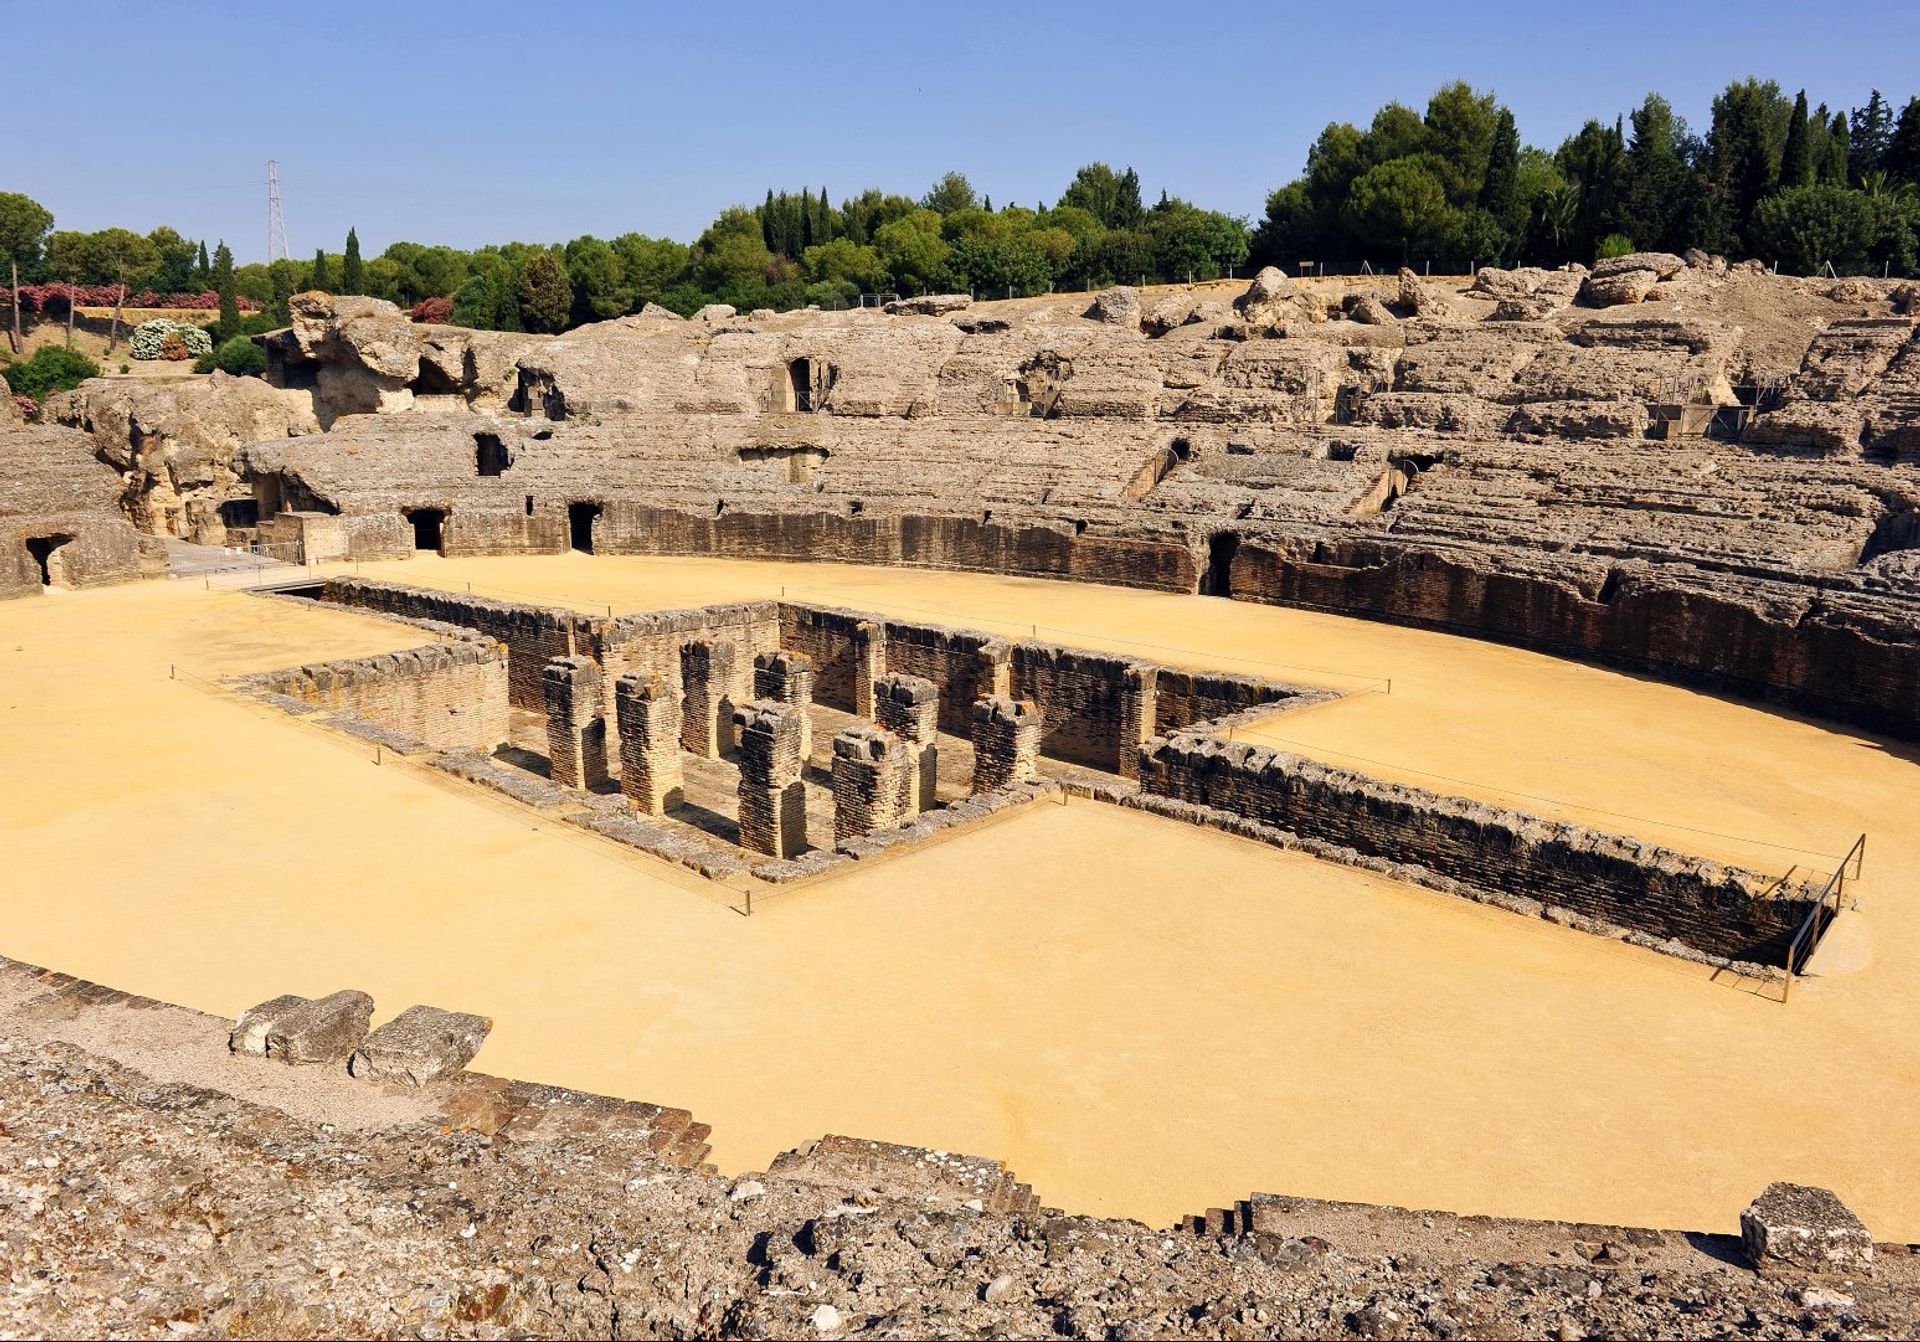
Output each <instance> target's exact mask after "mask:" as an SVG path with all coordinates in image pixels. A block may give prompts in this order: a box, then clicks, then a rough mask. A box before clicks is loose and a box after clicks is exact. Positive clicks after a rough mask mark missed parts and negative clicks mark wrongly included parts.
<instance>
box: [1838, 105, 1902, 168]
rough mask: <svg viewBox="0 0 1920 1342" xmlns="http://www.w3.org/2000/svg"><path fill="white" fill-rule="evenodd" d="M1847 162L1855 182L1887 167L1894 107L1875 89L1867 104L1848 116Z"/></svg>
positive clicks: (1855, 109)
mask: <svg viewBox="0 0 1920 1342" xmlns="http://www.w3.org/2000/svg"><path fill="white" fill-rule="evenodd" d="M1847 126H1848V133H1847V162H1848V164H1849V165H1850V166H1851V167H1852V169H1853V173H1854V179H1855V180H1856V181H1863V180H1865V178H1866V176H1867V174H1868V173H1873V172H1879V171H1880V169H1881V168H1883V167H1885V166H1886V162H1885V160H1886V156H1887V141H1888V140H1890V139H1892V138H1893V109H1892V108H1891V107H1889V106H1887V100H1886V99H1885V98H1882V97H1881V96H1880V90H1879V89H1875V90H1873V92H1872V93H1871V94H1869V95H1868V97H1867V105H1866V106H1865V107H1856V108H1854V109H1853V115H1852V116H1851V117H1849V118H1848V119H1847Z"/></svg>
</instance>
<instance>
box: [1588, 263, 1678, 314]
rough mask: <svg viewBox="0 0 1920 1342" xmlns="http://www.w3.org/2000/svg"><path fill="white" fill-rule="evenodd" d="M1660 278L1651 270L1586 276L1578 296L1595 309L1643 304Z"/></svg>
mask: <svg viewBox="0 0 1920 1342" xmlns="http://www.w3.org/2000/svg"><path fill="white" fill-rule="evenodd" d="M1659 282H1660V277H1659V276H1658V275H1657V274H1655V273H1654V272H1653V271H1651V270H1624V271H1620V272H1618V273H1615V274H1611V275H1600V274H1593V275H1589V276H1587V281H1586V283H1585V284H1583V285H1581V286H1580V296H1581V298H1583V299H1585V300H1586V301H1587V302H1588V303H1590V304H1592V305H1593V306H1594V307H1597V308H1612V307H1619V306H1621V305H1622V304H1624V303H1644V302H1645V301H1646V300H1647V295H1648V294H1651V293H1652V292H1653V289H1654V286H1655V285H1657V284H1658V283H1659Z"/></svg>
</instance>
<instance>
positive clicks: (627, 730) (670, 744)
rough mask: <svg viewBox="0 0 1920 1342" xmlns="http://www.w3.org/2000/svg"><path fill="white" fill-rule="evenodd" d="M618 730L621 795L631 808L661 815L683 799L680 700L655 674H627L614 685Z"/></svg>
mask: <svg viewBox="0 0 1920 1342" xmlns="http://www.w3.org/2000/svg"><path fill="white" fill-rule="evenodd" d="M613 698H614V704H615V709H616V722H617V725H618V728H619V732H620V791H621V792H622V793H624V794H625V795H626V798H627V800H628V801H629V802H631V803H632V804H633V809H634V810H636V811H640V812H642V813H644V814H646V815H662V814H664V813H665V812H666V809H667V808H668V807H669V806H676V805H678V804H679V803H680V802H681V801H683V800H684V799H685V789H684V788H683V787H682V785H681V775H680V729H681V720H680V696H679V694H678V693H677V692H676V691H675V689H674V687H673V686H672V685H670V684H668V683H667V682H665V681H663V680H662V679H661V678H660V677H659V675H657V674H654V675H647V676H642V675H639V674H637V673H633V672H629V673H628V674H626V675H624V676H621V677H620V679H619V680H617V681H616V682H614V687H613Z"/></svg>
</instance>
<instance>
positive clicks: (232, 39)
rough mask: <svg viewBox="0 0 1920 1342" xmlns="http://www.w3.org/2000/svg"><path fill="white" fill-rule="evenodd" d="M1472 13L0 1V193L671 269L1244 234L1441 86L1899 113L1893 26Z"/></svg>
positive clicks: (1530, 133) (1804, 15) (138, 216)
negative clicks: (954, 189) (836, 232)
mask: <svg viewBox="0 0 1920 1342" xmlns="http://www.w3.org/2000/svg"><path fill="white" fill-rule="evenodd" d="M1564 9H1565V11H1566V16H1565V17H1563V16H1562V13H1561V12H1560V11H1561V10H1562V7H1559V6H1553V5H1548V4H1542V3H1519V2H1518V0H1488V2H1487V3H1480V4H1440V3H1432V2H1431V0H1429V3H1424V4H1387V3H1368V2H1366V0H1341V2H1340V3H1330V4H1329V3H1318V4H1298V3H1269V4H1256V3H1248V4H1238V3H1221V4H1208V3H1172V2H1171V0H1168V2H1164V3H1161V4H1144V3H1116V4H1111V5H1097V4H1091V3H1082V2H1081V0H1053V2H1051V3H1049V2H1048V0H1040V2H1039V3H1034V2H1032V0H1029V2H1028V3H1019V4H999V3H988V2H985V0H982V2H979V3H973V4H966V5H958V4H945V3H940V4H935V3H921V2H920V0H895V2H894V3H885V4H872V3H834V2H833V0H826V3H816V4H812V5H802V4H793V3H784V4H759V3H745V2H740V0H736V2H733V3H720V4H710V5H701V6H695V5H691V4H668V3H638V2H636V3H601V4H589V3H547V4H542V3H538V2H537V0H536V3H524V0H523V2H522V3H516V4H496V3H492V0H471V2H469V3H459V4H454V3H440V2H439V0H435V2H434V3H406V0H394V2H393V3H392V4H390V5H387V4H363V3H356V2H354V0H341V2H340V3H334V4H329V5H324V6H322V5H310V4H271V3H269V4H254V5H244V6H243V5H240V4H213V3H197V2H196V0H169V2H168V3H127V2H123V0H88V3H86V4H66V5H56V4H47V3H38V2H36V3H20V2H19V0H0V32H4V33H5V34H6V36H7V47H8V59H7V65H8V70H7V79H6V83H7V86H8V87H7V92H6V94H5V100H4V103H3V104H0V190H11V191H25V192H26V193H27V194H29V195H31V196H34V197H35V198H37V199H38V200H40V201H41V202H42V203H44V204H45V205H46V206H47V207H48V208H49V209H51V210H52V211H53V212H54V214H55V215H56V225H55V226H56V227H60V228H79V229H94V228H103V227H106V226H108V225H110V224H124V225H126V226H129V227H133V228H138V229H140V230H142V231H144V230H146V229H148V228H151V227H153V226H154V225H156V224H160V223H167V224H171V225H173V226H174V227H176V228H178V229H180V230H181V231H182V232H183V233H185V234H187V235H188V236H190V237H199V236H204V237H207V238H209V239H213V238H222V237H224V238H225V239H226V240H227V241H228V242H229V243H231V244H232V245H233V248H234V251H235V253H236V255H237V256H238V257H239V259H240V260H242V261H250V260H259V259H262V257H263V256H264V254H265V251H266V206H265V198H266V192H265V184H264V179H265V164H266V160H268V159H269V158H274V159H278V160H279V164H280V177H281V183H282V195H283V197H284V199H285V202H286V217H287V231H288V238H289V241H290V243H291V245H292V250H293V253H294V255H296V256H299V255H311V254H312V252H313V249H314V248H315V247H316V246H320V245H324V246H326V247H327V248H328V249H329V250H337V249H338V248H339V247H340V244H341V241H342V239H343V238H344V237H345V234H346V231H347V227H348V225H349V224H352V225H354V226H356V227H357V228H358V229H359V233H360V238H361V242H362V245H363V247H364V248H365V250H366V252H367V254H368V255H372V254H374V253H375V252H377V251H378V250H379V249H380V248H382V247H384V246H385V245H386V244H387V243H389V242H392V241H394V240H396V239H400V238H406V239H411V240H414V241H421V242H446V243H450V244H453V245H456V246H463V247H470V246H476V245H478V244H480V243H483V242H499V241H507V240H510V239H525V240H528V241H559V240H564V239H567V238H571V237H575V236H578V235H579V234H581V233H595V234H599V235H601V236H603V237H610V236H613V235H615V234H618V233H623V232H626V231H629V230H637V231H639V232H643V233H649V234H655V235H659V234H666V235H669V236H673V237H677V238H681V239H683V240H690V239H691V238H692V237H694V236H695V235H696V234H697V233H698V232H699V231H700V230H701V228H703V227H704V226H705V224H706V223H707V222H708V221H709V220H710V219H712V218H713V216H714V215H715V214H716V213H717V212H718V211H719V210H720V209H721V208H722V207H723V206H725V205H728V204H732V203H751V202H753V201H756V200H758V199H759V198H760V197H761V195H762V193H764V192H765V190H766V189H767V188H768V187H769V186H773V187H776V188H778V187H782V186H785V187H787V188H790V189H793V190H798V189H799V188H800V187H802V186H810V187H813V188H815V189H818V188H819V187H820V186H821V185H822V184H823V183H824V184H825V185H826V186H827V187H828V188H829V189H830V191H831V192H832V195H833V197H834V199H835V200H838V199H840V198H841V197H843V196H845V195H848V194H851V193H852V192H854V191H857V190H859V189H860V188H862V187H865V186H869V185H872V186H879V187H882V188H884V189H886V190H890V191H900V192H905V193H908V194H912V195H918V194H920V193H921V192H922V191H924V190H925V188H926V187H927V185H928V184H929V183H930V182H931V181H932V180H933V179H934V178H935V177H936V176H938V175H939V174H940V173H942V172H944V171H946V170H948V169H950V168H957V169H959V170H960V171H962V172H965V173H966V174H967V175H968V176H969V177H970V178H971V179H972V180H973V183H974V185H975V187H976V188H977V189H979V190H981V191H983V192H985V193H987V194H989V195H991V196H992V198H993V200H994V201H995V203H996V204H1004V203H1006V202H1008V201H1019V202H1023V203H1031V202H1034V201H1038V200H1046V201H1049V202H1051V201H1052V200H1054V199H1055V198H1056V197H1057V196H1058V195H1059V193H1060V191H1061V189H1062V187H1063V186H1064V185H1065V184H1066V182H1067V181H1068V179H1069V178H1070V177H1071V175H1072V172H1073V170H1074V168H1075V167H1077V166H1078V165H1079V164H1081V163H1084V162H1088V161H1090V160H1092V159H1105V160H1106V161H1108V162H1110V163H1112V164H1114V165H1115V166H1116V167H1118V166H1122V165H1125V164H1128V163H1131V164H1133V165H1134V166H1135V167H1137V168H1138V169H1139V171H1140V176H1141V179H1142V182H1143V184H1144V187H1145V189H1146V191H1147V192H1148V193H1149V197H1150V198H1151V196H1153V195H1157V194H1158V193H1159V191H1160V190H1161V189H1162V188H1165V189H1167V190H1170V191H1172V192H1174V193H1175V194H1177V195H1182V196H1185V197H1187V198H1188V199H1190V200H1193V201H1195V202H1196V203H1198V204H1202V205H1206V206H1210V207H1213V208H1218V209H1225V210H1229V211H1232V212H1234V213H1238V214H1246V215H1250V216H1254V217H1256V218H1257V217H1258V215H1259V214H1260V212H1261V208H1262V204H1263V202H1264V200H1265V197H1266V193H1267V192H1268V191H1269V190H1271V189H1272V188H1273V187H1275V186H1277V185H1279V184H1280V183H1282V182H1284V181H1286V180H1288V179H1289V178H1291V177H1293V176H1295V175H1297V174H1298V173H1299V171H1300V168H1301V165H1302V162H1303V160H1304V158H1305V154H1306V150H1307V147H1308V145H1309V144H1311V143H1312V141H1313V138H1314V136H1315V135H1316V134H1317V133H1318V132H1319V130H1320V128H1321V127H1322V126H1323V125H1324V124H1325V123H1326V122H1328V121H1330V120H1352V121H1356V122H1360V123H1363V124H1364V122H1365V121H1366V120H1367V119H1368V118H1370V117H1371V115H1372V113H1373V111H1374V109H1375V108H1376V107H1378V106H1379V105H1380V104H1381V103H1382V102H1385V101H1387V100H1388V99H1392V98H1399V99H1401V100H1402V101H1405V102H1408V103H1411V104H1413V105H1414V106H1415V107H1420V106H1422V105H1424V103H1425V100H1426V97H1427V95H1428V94H1429V93H1431V92H1432V91H1433V89H1434V88H1435V87H1437V86H1438V85H1439V84H1441V83H1443V82H1444V81H1446V80H1448V79H1452V78H1463V79H1466V80H1468V81H1469V82H1471V83H1473V84H1474V85H1475V86H1476V87H1480V88H1487V89H1492V90H1494V91H1495V92H1496V93H1497V94H1498V95H1499V96H1500V98H1501V100H1502V101H1503V102H1505V103H1506V104H1508V105H1509V106H1511V107H1512V108H1513V109H1514V112H1515V114H1516V115H1517V116H1518V117H1519V120H1520V130H1521V134H1522V136H1523V137H1524V138H1525V139H1526V141H1527V142H1528V143H1531V144H1540V145H1544V146H1547V147H1549V148H1551V147H1553V146H1554V145H1557V144H1558V143H1559V141H1560V140H1561V139H1562V138H1563V137H1564V136H1565V135H1567V134H1568V133H1570V132H1571V131H1573V130H1575V129H1577V128H1578V127H1579V125H1580V123H1581V122H1582V121H1584V120H1585V119H1586V118H1588V117H1590V116H1599V117H1603V118H1607V119H1611V118H1613V117H1614V116H1616V115H1617V114H1619V113H1621V112H1624V111H1626V110H1628V109H1629V108H1631V107H1632V106H1634V105H1635V104H1637V103H1638V102H1639V100H1640V98H1641V97H1642V96H1643V95H1644V94H1645V93H1646V92H1647V91H1648V90H1649V89H1654V90H1658V91H1660V92H1662V93H1664V94H1666V95H1667V96H1668V97H1669V98H1670V99H1672V100H1673V102H1674V104H1675V105H1676V107H1677V108H1678V110H1679V111H1680V112H1681V113H1682V115H1684V116H1685V117H1687V119H1688V120H1689V121H1690V122H1692V123H1693V124H1695V125H1696V126H1700V125H1703V124H1704V122H1705V121H1706V116H1707V109H1708V105H1709V103H1710V101H1711V99H1712V97H1713V94H1714V93H1715V91H1717V90H1718V89H1720V88H1721V87H1723V86H1724V85H1725V84H1726V83H1727V82H1728V81H1729V80H1732V79H1737V78H1742V77H1745V76H1747V75H1758V76H1761V77H1763V78H1772V79H1777V80H1779V81H1780V83H1781V84H1782V85H1783V86H1784V87H1785V88H1786V89H1788V90H1790V91H1791V90H1794V89H1798V88H1801V87H1805V88H1806V90H1807V94H1808V97H1809V98H1810V100H1811V101H1812V102H1814V103H1819V102H1821V101H1826V102H1828V103H1830V104H1832V105H1833V106H1834V107H1836V108H1841V107H1852V106H1854V105H1856V104H1858V103H1863V102H1864V101H1865V100H1866V97H1867V92H1868V90H1869V89H1870V88H1873V87H1878V88H1880V89H1881V90H1882V91H1883V92H1884V93H1885V94H1886V95H1887V96H1888V97H1890V98H1894V99H1895V101H1896V103H1897V102H1900V101H1904V100H1905V98H1906V97H1908V96H1909V95H1911V94H1914V93H1920V0H1854V2H1853V3H1835V4H1831V5H1819V6H1816V5H1813V4H1799V3H1783V2H1782V0H1740V2H1739V3H1721V2H1720V0H1694V2H1692V3H1687V2H1685V0H1683V2H1681V3H1669V4H1654V3H1640V2H1639V0H1632V2H1627V0H1609V2H1607V3H1591V4H1581V5H1577V6H1567V7H1564Z"/></svg>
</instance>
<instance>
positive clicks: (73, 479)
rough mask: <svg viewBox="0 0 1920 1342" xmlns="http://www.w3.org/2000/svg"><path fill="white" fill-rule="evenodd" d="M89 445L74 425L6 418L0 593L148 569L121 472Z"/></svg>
mask: <svg viewBox="0 0 1920 1342" xmlns="http://www.w3.org/2000/svg"><path fill="white" fill-rule="evenodd" d="M4 387H5V384H4V383H0V398H4V397H5V394H6V393H5V390H4ZM90 446H91V445H90V444H89V443H88V441H87V439H86V438H85V437H84V436H83V435H81V434H78V433H75V432H73V431H72V430H71V429H60V428H45V427H40V426H36V425H26V426H10V425H8V424H7V423H5V422H0V456H3V457H4V458H5V465H4V467H0V599H4V598H6V597H14V596H38V595H39V594H40V592H41V590H42V589H43V588H46V587H93V586H97V585H99V584H101V583H110V582H123V581H125V580H127V579H129V578H137V577H139V576H140V575H141V572H142V564H141V545H140V537H139V535H138V534H137V533H136V532H135V531H134V529H133V526H132V525H131V524H130V523H129V522H128V521H127V520H126V518H124V517H123V516H121V514H120V510H119V508H118V506H117V500H118V495H119V489H118V480H117V477H116V476H115V475H114V473H113V472H112V471H111V470H110V469H108V468H107V467H106V466H103V465H101V464H100V463H99V462H98V461H95V460H94V458H93V455H92V452H91V450H90Z"/></svg>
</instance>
